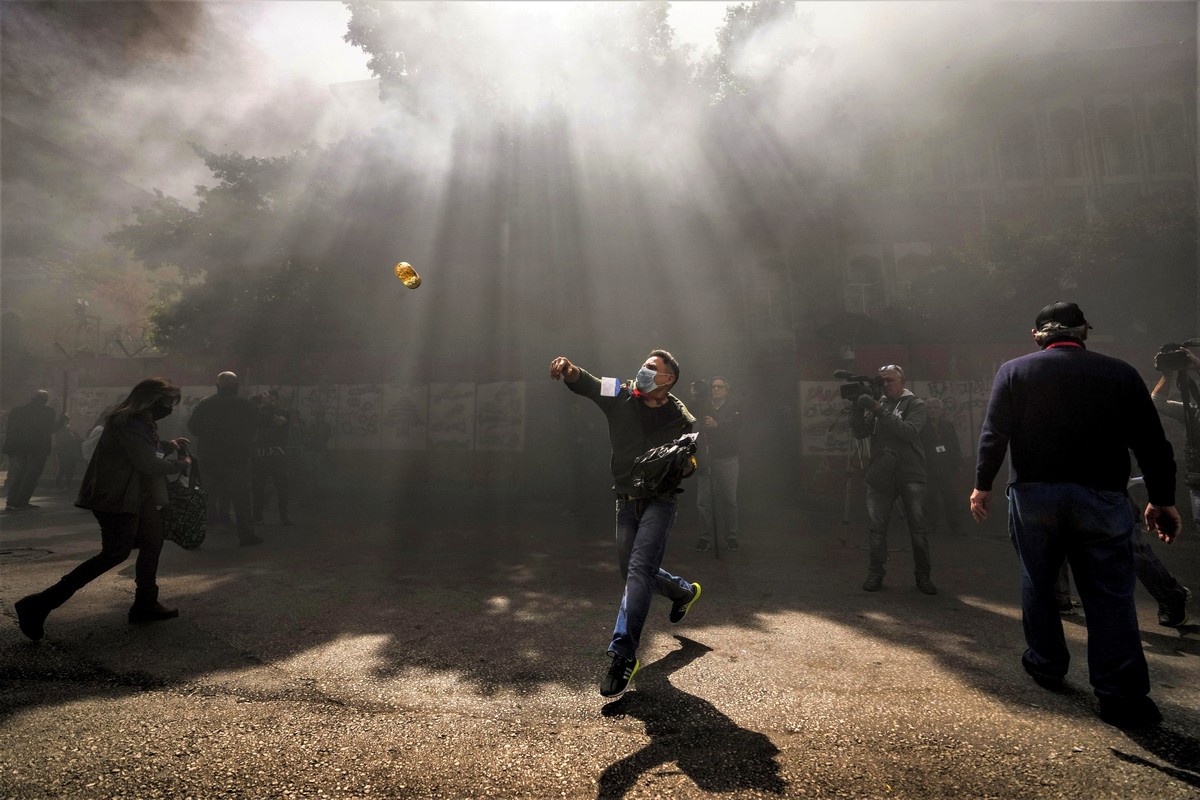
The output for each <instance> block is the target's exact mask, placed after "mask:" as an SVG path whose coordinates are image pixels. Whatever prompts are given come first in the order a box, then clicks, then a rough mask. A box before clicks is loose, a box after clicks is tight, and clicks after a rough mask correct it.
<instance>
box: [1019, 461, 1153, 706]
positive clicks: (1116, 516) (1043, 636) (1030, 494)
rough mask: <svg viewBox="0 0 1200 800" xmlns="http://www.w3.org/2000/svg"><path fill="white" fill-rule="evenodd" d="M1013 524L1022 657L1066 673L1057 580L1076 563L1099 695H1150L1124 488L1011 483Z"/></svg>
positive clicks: (1033, 665)
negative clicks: (1018, 562) (1017, 558)
mask: <svg viewBox="0 0 1200 800" xmlns="http://www.w3.org/2000/svg"><path fill="white" fill-rule="evenodd" d="M1008 497H1009V506H1008V509H1009V510H1008V529H1009V534H1010V535H1011V536H1012V541H1013V545H1014V546H1015V547H1016V548H1017V554H1018V555H1019V556H1020V559H1021V621H1022V625H1023V626H1024V629H1025V643H1026V644H1027V645H1028V649H1027V650H1026V651H1025V655H1024V657H1023V661H1024V663H1025V665H1026V667H1027V669H1029V670H1031V671H1033V672H1037V673H1040V674H1042V675H1045V676H1050V677H1062V676H1063V675H1065V674H1066V673H1067V666H1068V664H1069V663H1070V653H1069V652H1068V651H1067V644H1066V639H1065V638H1064V637H1063V627H1062V619H1061V618H1060V617H1059V614H1058V604H1057V601H1056V599H1055V583H1056V581H1057V580H1058V575H1059V571H1060V569H1061V567H1062V564H1063V561H1064V560H1066V561H1068V562H1069V563H1070V564H1071V573H1072V574H1073V575H1074V576H1075V587H1076V589H1078V590H1079V599H1080V600H1081V601H1082V602H1083V609H1084V619H1085V620H1086V622H1087V629H1088V673H1089V677H1090V679H1091V683H1092V689H1093V690H1094V691H1095V693H1096V696H1097V697H1100V698H1102V699H1104V698H1116V699H1121V700H1132V699H1137V698H1140V697H1145V696H1146V695H1147V694H1149V693H1150V676H1149V671H1148V669H1147V667H1146V656H1145V654H1144V653H1143V652H1142V642H1141V638H1140V634H1139V632H1138V621H1137V611H1136V609H1135V608H1134V602H1133V590H1134V587H1135V586H1136V584H1137V571H1136V568H1135V566H1134V538H1135V537H1136V536H1137V530H1136V528H1135V526H1134V517H1133V509H1132V508H1131V506H1130V504H1129V499H1128V497H1127V496H1126V495H1125V493H1124V492H1105V491H1100V490H1098V489H1090V488H1088V487H1086V486H1080V485H1079V484H1075V483H1019V484H1013V485H1012V486H1010V487H1008Z"/></svg>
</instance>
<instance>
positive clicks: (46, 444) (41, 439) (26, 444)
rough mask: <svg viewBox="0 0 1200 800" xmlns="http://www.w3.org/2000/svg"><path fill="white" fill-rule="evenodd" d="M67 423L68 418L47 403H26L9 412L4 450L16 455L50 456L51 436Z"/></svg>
mask: <svg viewBox="0 0 1200 800" xmlns="http://www.w3.org/2000/svg"><path fill="white" fill-rule="evenodd" d="M64 424H66V418H65V417H60V416H59V415H58V414H56V413H54V409H53V408H50V407H49V406H47V405H46V404H45V403H32V402H31V403H26V404H25V405H23V406H17V407H16V408H14V409H13V410H12V411H10V412H9V414H8V423H7V426H6V427H5V429H4V430H5V434H4V452H5V453H8V454H9V455H14V456H26V455H29V456H43V457H45V456H48V455H50V450H51V437H52V436H53V435H54V432H55V431H57V430H58V429H59V428H61V427H62V426H63V425H64Z"/></svg>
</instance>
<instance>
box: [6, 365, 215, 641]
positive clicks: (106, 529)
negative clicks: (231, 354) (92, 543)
mask: <svg viewBox="0 0 1200 800" xmlns="http://www.w3.org/2000/svg"><path fill="white" fill-rule="evenodd" d="M178 403H179V388H178V387H177V386H175V385H174V384H172V383H171V382H170V381H168V380H166V379H164V378H148V379H146V380H144V381H142V382H141V383H139V384H138V385H137V386H134V387H133V390H132V391H131V392H130V393H129V396H128V397H126V398H125V399H124V400H123V401H121V403H119V404H118V405H117V406H116V407H115V408H114V409H113V411H112V413H111V414H109V416H108V419H107V421H106V422H105V423H104V431H103V433H101V434H100V440H99V443H98V444H97V445H96V451H95V452H94V453H93V454H92V458H91V461H89V462H88V466H87V472H86V473H85V474H84V476H83V485H82V486H81V487H80V490H79V499H78V500H76V501H75V505H77V506H79V507H80V508H86V509H90V510H91V512H92V514H93V515H94V516H95V517H96V520H97V521H98V522H99V523H100V541H101V550H100V552H99V553H98V554H96V555H94V556H92V557H91V558H90V559H88V560H87V561H85V562H83V563H82V564H80V565H79V566H77V567H76V568H75V569H73V570H71V571H70V572H69V573H67V574H66V575H64V576H63V577H62V579H61V580H59V581H58V583H56V584H54V585H53V586H51V587H50V588H48V589H46V590H44V591H41V592H38V593H37V594H31V595H29V596H27V597H23V598H22V599H20V600H18V601H17V602H16V604H15V606H14V607H15V609H16V612H17V624H18V625H19V626H20V628H21V632H22V633H24V634H25V635H26V636H28V637H29V638H30V639H33V640H35V641H36V640H38V639H41V638H42V636H43V635H44V633H45V631H44V625H45V621H46V617H47V616H48V615H49V614H50V612H51V611H53V610H54V609H56V608H58V607H59V606H61V605H62V604H63V603H65V602H66V601H67V600H68V599H70V597H71V596H72V595H73V594H75V593H76V592H77V591H79V590H80V589H82V588H83V587H84V586H86V585H87V584H89V583H90V582H92V581H93V580H95V579H96V578H98V577H99V576H101V575H103V574H104V573H105V572H108V571H109V570H110V569H112V568H113V567H115V566H117V565H118V564H120V563H122V562H124V561H125V559H127V558H129V554H130V553H131V552H132V551H133V549H134V548H135V547H136V548H137V549H138V555H137V563H136V566H135V569H134V581H135V583H136V591H135V593H134V601H133V606H132V607H131V608H130V609H129V621H130V622H131V623H141V622H155V621H158V620H164V619H170V618H171V617H177V616H179V611H178V610H176V609H173V608H166V607H165V606H163V605H162V604H161V603H159V602H158V583H157V576H158V558H159V554H160V553H161V552H162V546H163V536H162V519H161V517H160V509H161V508H162V506H164V505H166V503H167V483H166V477H167V476H168V475H174V474H178V473H183V472H187V470H188V468H189V467H190V466H191V463H192V459H191V455H190V452H189V446H190V443H189V442H188V440H187V439H183V438H180V439H174V440H171V441H168V442H161V441H159V438H158V426H157V422H158V420H161V419H162V418H163V417H165V416H167V415H168V414H170V413H171V412H172V410H173V409H174V408H175V406H176V405H177V404H178ZM171 454H176V455H178V456H179V460H177V461H176V460H166V459H164V458H163V456H165V455H171Z"/></svg>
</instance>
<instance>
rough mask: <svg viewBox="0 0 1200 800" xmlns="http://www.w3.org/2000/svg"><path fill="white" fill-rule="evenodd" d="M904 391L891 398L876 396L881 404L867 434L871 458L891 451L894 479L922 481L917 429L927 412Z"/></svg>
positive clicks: (922, 452) (921, 449)
mask: <svg viewBox="0 0 1200 800" xmlns="http://www.w3.org/2000/svg"><path fill="white" fill-rule="evenodd" d="M904 391H905V394H904V395H903V396H902V397H898V398H896V399H895V400H892V399H890V398H888V397H884V398H882V399H881V400H880V402H881V403H882V404H883V408H882V409H881V410H880V412H879V416H878V417H876V419H875V433H874V434H873V435H872V436H871V462H872V463H874V462H875V461H876V460H877V459H880V458H891V457H892V456H888V453H894V454H895V455H894V458H895V459H896V471H895V474H894V480H895V481H896V482H899V483H924V482H925V446H924V445H923V444H922V442H921V431H922V430H924V428H925V420H926V419H927V418H928V417H929V412H928V411H926V410H925V403H924V402H923V401H922V400H921V399H920V398H919V397H917V396H916V395H914V394H913V393H912V392H910V391H909V390H908V389H905V390H904ZM868 474H869V473H868Z"/></svg>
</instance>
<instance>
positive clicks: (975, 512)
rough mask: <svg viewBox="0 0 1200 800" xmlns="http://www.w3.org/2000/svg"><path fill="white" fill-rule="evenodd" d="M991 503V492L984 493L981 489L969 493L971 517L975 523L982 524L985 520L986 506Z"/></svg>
mask: <svg viewBox="0 0 1200 800" xmlns="http://www.w3.org/2000/svg"><path fill="white" fill-rule="evenodd" d="M991 502H992V493H991V492H985V491H983V490H982V489H975V490H974V491H972V492H971V516H972V517H973V518H974V519H975V521H976V522H983V521H984V520H985V519H987V515H988V504H990V503H991Z"/></svg>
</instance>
